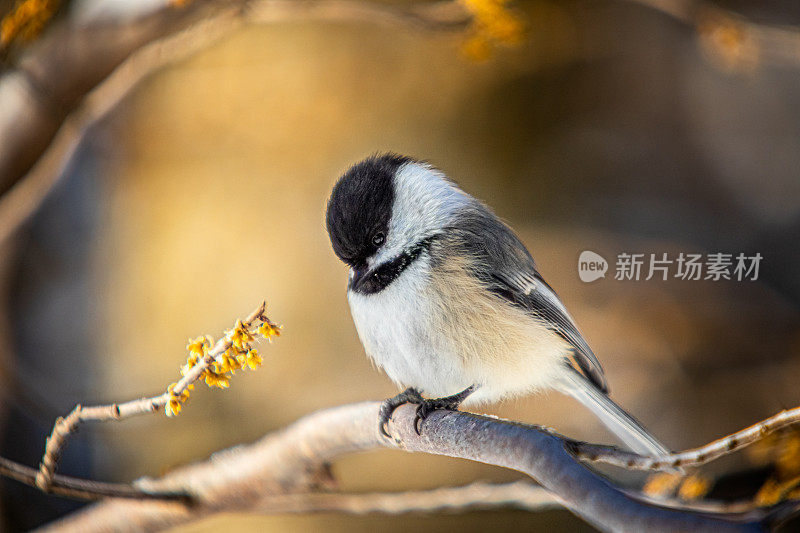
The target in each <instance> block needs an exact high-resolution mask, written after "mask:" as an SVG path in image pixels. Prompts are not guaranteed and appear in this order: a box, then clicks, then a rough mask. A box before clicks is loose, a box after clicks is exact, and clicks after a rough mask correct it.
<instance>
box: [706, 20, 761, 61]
mask: <svg viewBox="0 0 800 533" xmlns="http://www.w3.org/2000/svg"><path fill="white" fill-rule="evenodd" d="M697 32H698V37H699V40H700V45H701V47H702V49H703V50H704V51H705V52H706V53H707V54H708V57H709V58H710V59H711V60H712V62H713V63H714V64H715V66H717V67H719V68H721V69H722V70H724V71H726V72H750V71H752V70H753V69H754V68H755V67H756V66H757V64H758V60H759V57H758V56H759V45H758V41H757V39H756V35H755V33H756V32H755V31H753V30H752V28H750V27H749V25H748V24H747V22H746V21H744V20H743V19H740V18H737V17H734V16H732V15H729V14H727V13H724V12H722V11H717V10H709V11H708V12H706V13H705V14H704V15H703V16H702V17H701V19H700V21H699V23H698V25H697Z"/></svg>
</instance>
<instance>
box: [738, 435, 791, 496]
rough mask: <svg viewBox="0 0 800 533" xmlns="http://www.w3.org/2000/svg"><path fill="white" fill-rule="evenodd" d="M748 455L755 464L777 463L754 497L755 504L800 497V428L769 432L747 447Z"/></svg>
mask: <svg viewBox="0 0 800 533" xmlns="http://www.w3.org/2000/svg"><path fill="white" fill-rule="evenodd" d="M748 455H749V457H750V461H751V462H752V463H754V464H756V465H759V466H763V465H773V466H774V472H773V473H772V475H771V476H770V477H769V478H767V480H766V481H765V482H764V484H763V485H762V486H761V487H760V488H759V490H758V492H757V493H756V495H755V497H754V498H753V500H754V502H755V503H756V505H760V506H770V505H775V504H777V503H780V502H782V501H785V500H794V499H798V498H800V430H798V429H785V430H783V431H780V432H776V433H773V434H771V435H767V436H766V437H764V438H763V439H761V440H760V441H759V442H757V443H756V444H755V445H753V446H752V447H751V449H750V450H748Z"/></svg>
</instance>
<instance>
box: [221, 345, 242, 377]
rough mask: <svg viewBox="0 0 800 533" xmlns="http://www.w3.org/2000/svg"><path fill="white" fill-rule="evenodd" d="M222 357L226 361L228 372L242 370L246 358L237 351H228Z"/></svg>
mask: <svg viewBox="0 0 800 533" xmlns="http://www.w3.org/2000/svg"><path fill="white" fill-rule="evenodd" d="M222 357H223V359H224V361H225V367H226V368H227V371H228V372H234V371H236V370H239V369H240V368H242V361H243V360H244V356H242V355H241V354H239V353H238V352H237V351H236V350H233V349H231V350H228V351H226V352H225V353H224V354H223V355H222Z"/></svg>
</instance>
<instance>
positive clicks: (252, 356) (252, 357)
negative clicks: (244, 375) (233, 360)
mask: <svg viewBox="0 0 800 533" xmlns="http://www.w3.org/2000/svg"><path fill="white" fill-rule="evenodd" d="M263 362H264V360H263V359H262V358H261V356H260V355H258V350H256V349H255V348H253V349H252V350H250V351H249V352H247V366H248V367H250V370H255V369H256V368H258V367H259V366H261V364H262V363H263Z"/></svg>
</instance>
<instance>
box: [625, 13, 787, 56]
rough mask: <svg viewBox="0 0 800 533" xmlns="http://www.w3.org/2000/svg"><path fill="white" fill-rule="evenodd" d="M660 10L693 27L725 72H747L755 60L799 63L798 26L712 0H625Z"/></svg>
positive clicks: (706, 49)
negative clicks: (764, 20) (752, 16)
mask: <svg viewBox="0 0 800 533" xmlns="http://www.w3.org/2000/svg"><path fill="white" fill-rule="evenodd" d="M627 1H628V2H633V3H635V4H640V5H643V6H646V7H649V8H651V9H655V10H656V11H660V12H662V13H664V14H666V15H668V16H670V17H672V18H674V19H676V20H678V21H680V22H682V23H684V24H688V25H690V26H693V27H694V28H695V29H696V31H697V37H698V39H699V42H700V45H701V47H702V48H703V50H704V51H705V52H706V55H707V57H708V58H709V60H710V61H711V62H712V63H713V64H714V65H715V66H716V67H718V68H720V69H722V70H725V71H729V72H749V71H752V70H753V69H755V68H756V67H757V66H758V65H759V64H766V65H776V66H788V67H797V66H798V65H800V28H798V27H796V26H773V25H768V24H759V23H757V22H754V21H752V20H749V19H747V18H746V17H743V16H741V15H739V14H737V13H734V12H733V11H730V10H728V9H723V8H720V7H718V6H716V5H715V4H714V3H712V2H703V1H697V0H627Z"/></svg>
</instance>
